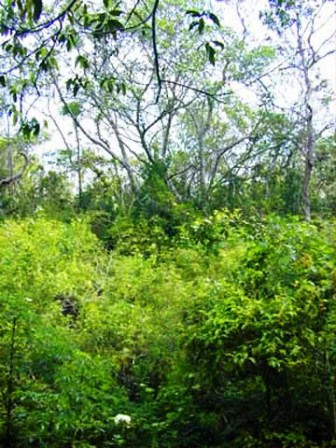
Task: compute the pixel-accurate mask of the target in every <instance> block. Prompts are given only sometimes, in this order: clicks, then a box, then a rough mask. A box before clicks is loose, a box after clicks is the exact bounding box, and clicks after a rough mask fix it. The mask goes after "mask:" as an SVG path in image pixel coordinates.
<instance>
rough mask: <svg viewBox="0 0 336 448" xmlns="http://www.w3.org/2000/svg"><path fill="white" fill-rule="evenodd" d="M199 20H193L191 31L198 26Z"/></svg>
mask: <svg viewBox="0 0 336 448" xmlns="http://www.w3.org/2000/svg"><path fill="white" fill-rule="evenodd" d="M198 23H199V22H198V20H197V21H195V22H191V24H190V26H189V31H191V30H193V29H194V28H196V26H198Z"/></svg>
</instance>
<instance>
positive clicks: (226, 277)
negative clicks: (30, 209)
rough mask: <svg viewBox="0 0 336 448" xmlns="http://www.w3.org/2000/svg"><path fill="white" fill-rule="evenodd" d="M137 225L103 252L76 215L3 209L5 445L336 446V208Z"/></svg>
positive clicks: (0, 346) (0, 417) (0, 282)
mask: <svg viewBox="0 0 336 448" xmlns="http://www.w3.org/2000/svg"><path fill="white" fill-rule="evenodd" d="M142 225H144V224H142ZM118 226H119V228H120V226H121V223H119V224H118ZM156 226H157V227H158V224H156ZM131 228H132V224H131V223H130V222H129V223H128V230H127V226H126V227H125V228H124V231H125V232H128V234H130V231H131ZM149 229H151V231H152V232H153V229H155V226H154V225H153V223H152V224H148V228H146V229H143V230H144V231H145V232H147V233H148V232H149ZM133 232H134V237H132V238H135V240H133V241H131V242H128V243H127V244H128V245H127V246H125V242H123V241H122V239H121V237H120V240H119V243H118V245H117V249H116V250H114V251H112V252H110V253H106V252H104V251H103V250H102V248H101V245H100V244H99V243H98V241H97V239H96V237H94V236H93V234H92V233H91V232H90V230H89V226H88V225H87V224H85V223H84V222H80V221H78V220H76V221H73V222H72V223H68V224H65V223H61V222H56V221H50V220H47V219H45V218H42V217H41V218H38V219H35V220H32V219H28V220H25V221H21V222H20V223H16V222H14V221H12V220H11V221H9V220H7V221H6V222H5V223H3V224H2V226H1V228H0V293H1V298H2V302H1V303H2V305H1V308H0V313H1V325H0V350H1V353H2V357H1V363H0V385H1V388H2V390H3V391H4V393H3V395H2V398H1V403H0V405H1V408H0V436H1V442H2V444H3V445H5V446H12V447H30V446H36V445H38V446H42V447H43V446H50V447H55V448H56V447H57V448H58V447H59V448H63V447H64V448H65V447H66V446H69V444H72V446H80V447H88V446H103V447H108V446H113V447H114V446H125V447H130V448H131V447H134V448H135V447H138V446H143V447H150V448H153V447H156V446H160V447H163V448H164V447H167V448H168V447H172V446H176V447H181V448H182V447H190V446H195V447H204V446H208V447H215V446H224V445H225V446H232V447H240V446H249V447H253V448H254V447H255V448H257V447H269V446H273V445H274V444H276V445H278V446H281V447H288V448H294V447H302V448H307V447H311V448H313V447H315V446H322V444H323V443H324V442H325V443H326V446H331V445H330V443H331V442H330V441H331V439H332V435H333V431H334V428H333V419H334V410H333V409H334V408H333V403H334V401H333V397H334V394H335V390H334V369H335V363H336V344H335V343H336V340H335V336H334V325H335V321H336V309H335V305H334V301H335V278H336V277H335V272H336V268H335V260H334V256H333V254H334V250H335V241H336V237H335V232H334V227H333V223H330V224H327V223H326V224H324V225H321V224H316V225H308V224H305V223H301V222H300V221H298V220H286V221H284V220H281V219H279V218H276V217H269V218H268V219H267V220H264V221H260V220H253V219H252V218H251V219H250V220H248V221H246V220H244V219H243V217H242V215H241V214H240V213H238V212H236V213H234V214H230V213H229V212H227V211H220V212H219V211H218V212H216V213H214V214H213V215H212V216H209V217H208V218H201V217H197V218H195V216H194V217H193V218H192V219H190V223H189V224H187V223H186V224H185V225H184V226H183V227H182V228H181V229H180V233H176V235H175V237H174V240H173V241H171V242H170V243H168V242H167V241H166V240H165V239H164V243H163V244H162V245H161V247H158V246H157V244H153V243H152V244H153V246H152V247H151V249H150V250H149V247H150V246H149V240H150V237H149V236H148V235H143V239H139V238H140V235H139V234H137V232H139V227H138V228H134V229H133ZM125 238H126V236H125ZM146 238H147V241H146ZM155 238H156V237H155V231H154V233H153V234H152V240H153V241H155ZM158 238H159V240H160V238H163V234H161V236H160V237H158ZM126 247H128V249H126ZM142 247H143V248H144V253H142V252H141V248H142ZM146 248H148V249H146ZM146 250H147V252H146ZM144 254H146V257H144V256H143V255H144ZM75 306H76V312H74V310H75ZM252 422H253V424H252Z"/></svg>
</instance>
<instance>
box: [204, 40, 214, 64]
mask: <svg viewBox="0 0 336 448" xmlns="http://www.w3.org/2000/svg"><path fill="white" fill-rule="evenodd" d="M205 49H206V52H207V55H208V59H209V62H210V64H212V65H215V62H216V60H215V57H216V50H215V49H214V48H213V47H212V46H211V45H210V44H209V42H207V43H206V44H205Z"/></svg>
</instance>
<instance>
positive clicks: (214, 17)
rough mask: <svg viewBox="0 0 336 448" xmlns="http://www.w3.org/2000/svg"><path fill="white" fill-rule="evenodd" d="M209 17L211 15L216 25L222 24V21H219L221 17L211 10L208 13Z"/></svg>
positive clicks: (210, 17)
mask: <svg viewBox="0 0 336 448" xmlns="http://www.w3.org/2000/svg"><path fill="white" fill-rule="evenodd" d="M208 17H209V19H210V20H211V21H212V22H213V23H214V24H215V25H217V26H218V27H220V26H221V24H220V21H219V18H218V17H217V16H216V14H214V13H212V12H210V13H209V14H208Z"/></svg>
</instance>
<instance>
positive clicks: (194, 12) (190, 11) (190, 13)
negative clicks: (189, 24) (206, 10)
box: [186, 9, 202, 17]
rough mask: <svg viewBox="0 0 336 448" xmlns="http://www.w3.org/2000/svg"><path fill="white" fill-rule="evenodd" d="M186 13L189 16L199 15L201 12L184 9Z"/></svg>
mask: <svg viewBox="0 0 336 448" xmlns="http://www.w3.org/2000/svg"><path fill="white" fill-rule="evenodd" d="M186 14H188V15H190V16H191V17H201V16H202V14H201V13H200V12H199V11H196V9H188V11H186Z"/></svg>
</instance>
